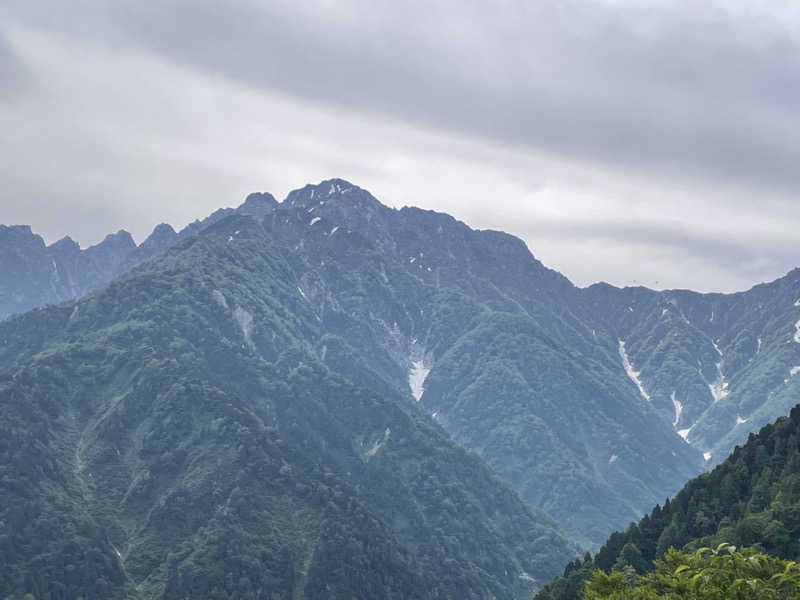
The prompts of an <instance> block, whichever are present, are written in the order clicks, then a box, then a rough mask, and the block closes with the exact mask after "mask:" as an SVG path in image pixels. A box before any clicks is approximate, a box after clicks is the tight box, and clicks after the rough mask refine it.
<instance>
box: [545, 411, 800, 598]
mask: <svg viewBox="0 0 800 600" xmlns="http://www.w3.org/2000/svg"><path fill="white" fill-rule="evenodd" d="M722 542H730V543H734V544H737V545H740V546H756V547H757V548H758V549H759V550H760V551H763V552H767V553H769V554H771V555H774V556H777V557H780V558H783V559H787V560H797V559H798V557H800V406H797V407H795V408H794V409H792V411H791V413H790V415H789V417H782V418H780V419H778V420H777V421H776V422H775V423H774V424H771V425H767V426H766V427H764V428H763V429H762V430H761V431H760V432H759V433H758V434H757V435H755V434H751V436H750V439H749V440H748V442H747V444H745V445H744V446H742V447H740V448H737V449H736V450H735V451H734V453H733V454H732V455H731V456H730V457H728V459H726V460H725V461H724V462H723V463H722V464H720V465H719V466H718V467H717V468H716V469H714V470H713V471H712V472H711V473H706V474H704V475H701V476H699V477H697V478H695V479H692V480H691V481H689V482H688V483H687V484H686V485H685V486H684V488H683V489H682V490H681V491H680V492H678V494H677V495H676V496H675V497H674V498H672V499H671V500H667V502H666V503H665V504H664V506H663V507H661V506H656V507H655V508H654V509H653V511H652V512H651V513H650V514H649V515H645V516H644V517H643V518H642V519H641V520H640V521H639V522H638V523H632V524H631V525H630V527H628V529H627V530H625V531H624V532H616V533H614V534H612V535H611V537H610V538H609V539H608V541H607V542H606V543H605V545H604V546H603V547H602V548H601V549H600V551H599V552H598V553H597V554H596V555H595V556H594V558H593V559H590V558H588V557H587V559H585V560H584V562H583V563H580V562H578V561H574V562H571V563H569V564H568V565H567V566H566V568H565V569H564V575H563V576H562V577H558V578H556V579H555V580H553V581H552V582H550V583H549V584H548V585H546V586H545V587H544V588H543V589H542V590H541V591H540V592H539V594H538V595H537V596H536V600H578V599H579V598H581V597H582V591H583V582H584V581H585V580H586V579H588V578H589V577H590V576H591V573H592V572H593V571H594V570H595V569H601V570H603V571H606V572H608V571H610V570H612V569H613V570H617V571H622V570H625V569H632V570H633V572H635V573H640V574H641V573H645V572H647V571H649V570H651V568H652V567H651V565H652V564H653V560H656V559H661V558H663V557H664V556H665V553H666V551H667V549H668V548H670V547H675V548H681V549H684V550H686V551H689V552H691V551H693V550H695V549H697V548H699V547H701V546H716V545H718V544H720V543H722Z"/></svg>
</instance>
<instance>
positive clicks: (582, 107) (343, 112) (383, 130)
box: [0, 0, 800, 290]
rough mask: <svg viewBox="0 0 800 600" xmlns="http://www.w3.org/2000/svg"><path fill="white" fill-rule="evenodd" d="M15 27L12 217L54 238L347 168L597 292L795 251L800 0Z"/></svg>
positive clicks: (52, 22) (781, 260)
mask: <svg viewBox="0 0 800 600" xmlns="http://www.w3.org/2000/svg"><path fill="white" fill-rule="evenodd" d="M793 10H794V11H795V12H794V13H792V12H791V11H793ZM0 17H2V19H0V83H5V81H6V79H4V78H6V77H10V78H9V79H8V81H9V82H11V83H12V85H10V86H9V89H12V88H13V89H15V90H17V92H16V102H15V103H14V105H13V106H9V105H7V106H6V107H3V106H2V105H0V140H2V141H3V143H4V144H5V145H7V146H8V147H14V148H15V152H14V153H8V154H6V155H5V156H3V157H2V158H1V159H0V176H2V181H3V183H4V190H3V191H2V192H0V208H2V210H3V215H2V216H0V220H2V221H5V222H7V221H9V220H15V221H17V222H32V224H33V225H34V226H35V227H34V228H35V229H37V228H38V229H39V230H40V231H42V232H43V233H45V234H46V236H47V237H48V239H53V238H55V237H58V236H60V235H63V234H65V233H71V234H73V235H77V236H78V237H79V239H84V240H87V241H89V242H91V241H96V240H98V239H100V238H102V236H103V234H105V233H106V232H107V231H110V230H114V229H118V228H120V227H127V228H129V229H132V230H133V232H134V234H135V236H136V237H137V239H141V238H142V237H143V236H144V235H146V234H147V232H148V230H149V228H151V227H152V226H153V225H154V224H155V223H157V222H158V221H161V220H168V221H170V222H172V223H173V224H175V225H176V226H180V225H182V224H183V223H185V222H187V221H189V220H191V219H193V218H195V217H197V216H202V215H203V214H205V213H207V212H210V211H211V210H213V209H214V208H216V207H218V206H220V205H226V204H227V205H230V204H236V203H238V202H239V201H240V198H241V197H243V196H244V194H245V193H247V192H248V191H251V190H253V189H259V190H264V189H266V190H269V191H272V192H273V193H275V194H276V195H281V194H282V193H285V192H286V191H288V190H289V189H290V188H292V187H296V186H300V185H302V184H304V183H306V182H307V181H315V180H320V179H323V178H325V177H329V176H342V177H346V178H350V179H352V180H353V181H354V182H355V183H357V184H359V185H362V186H363V187H367V188H369V189H371V190H372V191H373V192H374V193H375V194H376V195H377V196H378V197H379V198H380V199H382V200H383V201H385V202H387V203H388V204H391V205H394V206H401V205H403V204H416V205H421V206H424V207H428V208H436V209H439V210H445V211H448V212H451V213H453V214H455V215H456V216H459V217H461V218H463V219H464V220H466V221H467V222H468V223H469V224H471V225H473V226H477V227H496V228H502V229H505V230H508V231H510V232H512V233H515V234H517V235H520V236H522V237H523V238H524V239H525V240H526V241H527V242H528V243H529V245H530V247H531V248H532V250H533V251H534V253H535V254H536V255H537V256H538V257H539V258H542V259H543V260H544V262H545V263H546V264H548V265H550V266H553V267H555V268H558V269H560V270H562V271H564V272H565V273H566V274H567V275H568V276H570V277H572V278H573V279H574V280H576V281H577V282H578V283H581V284H585V283H591V282H592V281H595V280H597V279H606V280H611V281H612V282H614V283H620V284H625V283H632V282H633V280H636V281H637V282H639V283H642V282H644V283H647V284H649V285H656V282H658V285H659V286H676V287H696V288H699V289H704V290H709V289H728V290H729V289H739V288H742V287H748V286H749V285H750V284H752V283H755V282H756V281H760V280H763V279H768V278H772V277H776V276H778V275H780V274H782V273H783V272H785V271H787V270H789V269H790V268H792V267H793V266H795V265H796V264H797V259H796V256H794V254H795V253H794V251H793V248H794V247H797V242H798V241H800V240H799V239H798V238H800V233H799V232H800V205H799V204H798V203H797V201H796V192H797V190H798V189H800V185H798V184H800V169H797V168H796V165H797V164H800V162H798V161H800V137H798V136H797V135H796V134H795V132H796V131H798V125H800V123H799V122H798V121H800V111H798V107H797V104H796V98H798V97H800V94H798V92H800V66H799V65H798V62H797V61H796V60H795V59H794V58H793V57H794V56H797V50H798V41H799V40H800V27H798V26H797V25H795V24H796V23H800V19H798V18H796V17H800V9H793V8H792V7H791V6H790V5H786V6H783V5H781V6H778V5H777V4H770V3H768V2H765V3H755V2H753V3H744V4H743V5H742V6H738V7H726V6H725V5H723V4H715V3H713V2H712V3H710V4H708V3H703V4H702V5H701V4H697V3H684V2H677V3H676V2H647V3H645V4H641V3H625V2H619V1H616V0H605V1H599V2H580V1H575V0H572V1H569V0H568V1H566V2H563V1H562V2H555V1H548V0H545V1H543V2H537V3H527V2H515V1H507V2H501V3H491V4H485V3H480V2H458V3H454V2H439V3H415V2H411V3H406V2H404V3H356V2H345V1H343V0H342V1H337V2H317V3H313V4H302V3H296V2H283V3H281V2H272V3H255V2H251V3H247V2H244V3H236V4H235V5H230V6H228V5H223V4H220V3H217V2H211V1H210V0H198V1H195V2H187V1H180V0H173V1H165V2H158V3H141V2H139V3H134V2H115V3H101V2H96V3H95V2H91V1H87V2H81V3H78V4H77V5H76V4H75V3H71V4H64V3H52V4H47V3H31V2H14V1H13V0H12V1H11V2H10V3H7V4H5V5H4V6H3V7H2V8H0ZM6 65H7V66H6ZM6 73H11V74H12V75H11V76H7V75H6ZM31 81H35V82H36V85H35V86H32V85H30V82H31ZM26 82H27V83H26ZM4 87H5V86H4ZM19 198H25V199H26V201H25V203H20V202H19ZM37 224H38V227H37ZM634 255H635V256H636V258H637V260H636V261H631V260H630V258H629V257H630V256H634ZM626 257H628V258H626ZM654 274H657V275H654Z"/></svg>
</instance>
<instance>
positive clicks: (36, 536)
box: [0, 217, 574, 598]
mask: <svg viewBox="0 0 800 600" xmlns="http://www.w3.org/2000/svg"><path fill="white" fill-rule="evenodd" d="M0 339H2V340H3V342H4V343H3V345H2V353H0V407H1V408H0V410H1V411H2V414H1V415H0V439H1V440H2V442H0V444H2V445H1V446H0V457H2V459H1V460H0V523H2V525H0V563H2V564H3V565H4V569H3V570H2V573H1V574H0V590H2V591H3V593H4V596H11V597H22V595H23V594H24V593H32V594H33V595H34V596H35V597H47V596H48V594H49V595H50V597H64V598H73V597H78V596H80V595H83V596H85V597H87V598H113V597H116V598H184V597H187V596H192V597H208V598H217V597H219V598H228V597H237V598H304V597H305V598H329V597H348V598H350V597H354V598H372V597H387V598H408V597H419V598H450V597H459V598H461V597H464V598H489V597H496V598H512V597H518V596H519V595H520V594H521V595H525V594H527V593H529V590H530V589H532V587H533V586H534V585H535V581H539V582H541V581H544V580H546V579H547V578H548V577H549V576H551V575H552V574H553V573H554V572H555V571H556V569H557V568H558V565H559V564H562V563H563V562H564V561H565V560H566V559H568V558H569V556H570V555H571V554H572V553H573V552H574V550H573V548H572V547H571V546H570V545H569V544H568V543H567V542H566V541H565V540H564V538H563V537H562V536H561V534H559V533H558V530H557V529H556V527H555V525H554V524H553V522H552V521H551V520H550V519H549V518H547V517H545V516H544V515H542V514H538V513H537V514H534V513H532V512H531V510H530V509H528V508H527V507H526V506H525V505H523V503H522V502H521V501H520V499H519V498H518V496H517V495H516V494H515V493H514V492H512V491H511V490H510V488H508V487H507V486H506V485H505V484H503V483H502V482H501V481H500V480H499V479H497V478H496V477H495V476H494V475H492V474H491V472H490V471H489V470H488V469H487V468H486V467H485V466H484V465H483V463H482V462H481V461H480V460H479V459H478V458H477V457H476V456H475V455H470V454H468V453H467V452H465V451H464V450H462V449H460V448H459V447H458V446H456V445H455V444H454V443H453V442H450V441H449V440H448V439H447V437H446V436H445V435H444V434H443V432H442V431H441V430H440V429H439V428H438V427H437V426H436V424H435V423H433V422H431V420H430V419H429V418H428V417H427V416H425V415H422V414H420V413H418V412H417V411H416V410H415V407H414V406H413V405H409V404H408V403H407V402H406V399H405V397H404V396H402V395H399V394H396V393H394V392H393V391H392V390H391V389H387V388H383V389H380V387H379V386H378V385H376V386H374V387H373V386H372V385H371V384H370V380H369V379H368V378H365V377H362V376H364V375H365V374H368V372H369V371H368V369H363V368H361V367H359V366H358V364H352V363H350V362H349V361H345V365H343V366H346V367H347V368H348V369H350V371H349V372H347V369H345V368H342V369H341V374H340V373H337V372H336V370H333V369H331V368H330V367H328V366H326V365H325V364H324V363H323V362H322V361H321V360H320V359H319V353H320V349H321V348H322V347H325V348H327V350H326V351H324V352H323V353H324V354H327V355H328V356H330V357H331V358H334V356H335V355H336V353H337V352H340V353H341V354H344V353H346V352H347V351H348V350H347V344H346V343H345V342H344V341H343V340H341V338H339V337H338V336H336V335H333V334H331V333H326V332H325V331H324V330H323V328H322V326H321V323H320V321H319V320H318V318H317V316H316V315H315V314H314V312H313V311H312V309H311V306H310V305H309V304H308V302H307V301H305V300H304V299H303V297H302V296H301V295H300V293H298V291H297V286H296V282H295V279H294V274H293V272H292V269H291V266H290V265H289V264H287V263H286V262H285V261H284V260H283V259H282V258H281V256H280V254H279V251H278V249H276V246H275V245H274V244H273V242H272V241H271V240H270V239H269V238H268V237H267V236H265V234H264V231H263V229H262V228H261V226H260V225H259V224H258V223H257V222H256V221H254V220H252V219H250V218H245V217H230V218H228V219H225V220H223V221H221V222H220V223H218V224H217V225H215V226H213V227H211V228H210V229H208V230H207V231H206V233H205V234H203V235H200V236H197V237H194V238H190V239H188V240H186V241H185V242H182V243H180V244H179V245H178V246H176V247H175V248H173V249H172V250H171V251H169V252H168V253H167V254H165V255H163V256H161V257H159V258H157V259H154V260H151V261H149V262H146V263H144V264H143V265H142V266H140V267H139V268H137V269H135V270H134V271H132V272H131V273H130V274H128V275H126V276H124V277H123V278H121V279H118V280H116V281H115V282H113V283H112V284H111V285H109V286H108V287H107V288H105V289H103V290H101V291H99V292H96V293H93V294H90V295H89V296H87V297H86V298H84V299H82V300H80V301H78V302H76V303H72V304H67V305H62V306H56V307H51V308H47V309H43V310H39V311H35V312H33V313H29V314H25V315H22V316H20V317H14V318H11V319H10V320H8V321H6V322H5V323H3V324H2V325H0ZM332 364H333V365H334V367H335V366H336V365H335V362H333V363H332ZM378 383H379V382H378Z"/></svg>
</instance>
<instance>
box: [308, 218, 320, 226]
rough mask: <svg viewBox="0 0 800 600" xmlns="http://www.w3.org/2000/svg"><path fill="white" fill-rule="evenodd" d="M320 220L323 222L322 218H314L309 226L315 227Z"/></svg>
mask: <svg viewBox="0 0 800 600" xmlns="http://www.w3.org/2000/svg"><path fill="white" fill-rule="evenodd" d="M320 220H321V218H320V217H314V218H313V219H311V221H310V222H309V225H313V224H314V223H317V222H319V221H320Z"/></svg>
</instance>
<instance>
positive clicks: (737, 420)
mask: <svg viewBox="0 0 800 600" xmlns="http://www.w3.org/2000/svg"><path fill="white" fill-rule="evenodd" d="M748 420H749V419H744V418H742V416H741V415H736V424H737V425H741V424H742V423H747V421H748Z"/></svg>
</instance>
